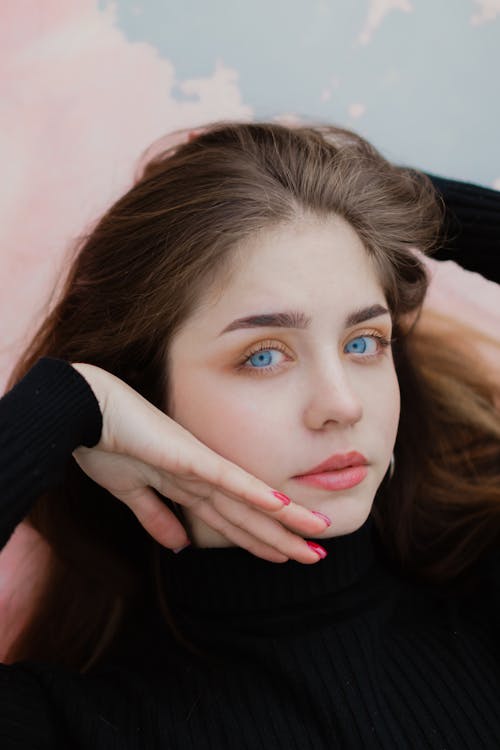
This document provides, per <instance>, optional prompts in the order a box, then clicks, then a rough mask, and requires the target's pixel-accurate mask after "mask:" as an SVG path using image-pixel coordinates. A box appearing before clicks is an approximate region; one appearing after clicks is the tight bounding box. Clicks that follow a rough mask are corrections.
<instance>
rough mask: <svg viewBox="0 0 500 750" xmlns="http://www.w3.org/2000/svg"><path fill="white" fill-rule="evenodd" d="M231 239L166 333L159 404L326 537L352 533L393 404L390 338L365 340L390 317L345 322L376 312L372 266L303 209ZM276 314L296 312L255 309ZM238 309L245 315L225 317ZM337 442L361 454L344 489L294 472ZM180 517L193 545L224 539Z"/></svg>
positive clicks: (350, 234)
mask: <svg viewBox="0 0 500 750" xmlns="http://www.w3.org/2000/svg"><path fill="white" fill-rule="evenodd" d="M239 250H241V252H238V253H237V259H238V261H237V262H238V264H239V265H238V266H237V268H236V270H235V272H234V275H233V276H232V278H231V280H230V281H229V283H228V284H227V285H226V286H225V287H224V288H223V290H222V291H219V292H218V294H217V295H216V294H214V292H213V290H212V291H211V292H210V293H209V298H208V297H207V299H206V300H204V301H203V303H202V305H201V306H200V308H199V310H198V311H197V312H196V313H195V314H194V315H193V316H192V317H191V318H189V319H188V320H187V321H186V323H185V325H184V327H183V328H182V329H181V330H180V331H179V332H178V333H177V334H176V336H175V337H174V339H173V341H172V343H171V347H170V350H169V358H170V387H171V390H170V399H169V414H170V416H171V417H172V418H173V419H175V420H176V421H177V422H179V423H180V424H181V425H183V426H184V427H186V429H188V430H190V432H192V433H193V434H194V435H195V436H196V437H197V438H198V439H199V440H201V441H202V442H204V443H205V444H206V445H208V446H209V447H210V448H212V449H213V450H215V451H217V452H218V453H219V454H221V455H222V456H224V457H226V458H228V459H230V460H231V461H233V462H234V463H236V464H238V465H239V466H241V467H243V468H244V469H245V470H246V471H248V472H250V473H252V474H254V475H255V476H256V477H259V478H260V479H262V480H263V481H264V482H266V483H268V484H269V485H270V486H271V487H273V488H275V489H277V490H280V491H281V492H284V493H285V494H287V495H289V496H290V497H291V498H292V499H293V500H294V501H295V502H297V503H300V504H302V505H304V506H306V507H308V508H310V509H312V510H318V511H321V512H322V513H326V515H328V516H329V517H330V518H331V519H332V525H331V526H330V527H329V528H328V529H327V530H326V531H325V532H324V533H323V535H322V536H323V537H324V538H326V537H330V536H338V535H341V534H348V533H351V532H352V531H355V530H356V529H358V528H359V527H360V526H361V525H362V524H363V523H364V521H365V520H366V519H367V517H368V515H369V513H370V509H371V506H372V503H373V499H374V496H375V492H376V490H377V488H378V486H379V484H380V483H381V481H382V479H383V477H384V474H385V472H386V471H387V468H388V466H389V462H390V457H391V453H392V449H393V446H394V443H395V439H396V432H397V427H398V421H399V410H400V397H399V387H398V381H397V377H396V372H395V369H394V363H393V359H392V353H391V348H390V346H387V347H385V348H383V347H382V346H381V345H380V344H379V341H378V339H377V338H376V337H377V336H382V337H384V338H386V339H390V338H391V330H392V328H391V317H390V315H389V314H388V313H384V312H383V310H381V311H379V313H378V314H376V315H375V316H374V317H371V316H370V318H369V319H368V316H369V312H366V314H365V315H364V316H358V317H366V318H367V319H366V320H364V321H363V320H359V322H356V323H354V324H353V323H352V322H351V323H350V324H347V325H346V321H347V319H348V317H349V316H352V315H353V314H354V313H357V312H359V311H360V310H368V308H374V307H375V306H381V307H382V308H385V309H387V304H386V301H385V297H384V294H383V291H382V288H381V286H380V284H379V282H378V279H377V276H376V273H375V269H374V266H373V263H372V261H371V259H370V257H369V256H368V254H367V252H366V251H365V249H364V248H363V245H362V243H361V241H360V239H359V238H358V236H357V234H356V233H355V231H354V230H353V229H352V228H351V226H350V225H349V224H347V223H346V222H345V221H344V220H343V219H340V218H337V217H332V218H330V219H328V220H319V219H316V218H313V217H309V218H306V219H302V220H300V221H297V222H295V223H293V224H289V225H286V226H282V227H279V228H277V229H275V230H270V231H267V232H265V233H262V234H260V235H259V236H256V237H254V238H252V240H251V241H246V242H245V244H244V245H242V246H241V247H240V248H239ZM373 312H374V311H373V310H372V314H373ZM375 312H376V311H375ZM279 313H281V314H282V318H283V313H287V314H290V315H292V316H293V319H294V320H295V321H296V322H295V323H293V322H290V321H286V320H284V319H283V320H282V321H281V322H282V323H283V325H279V324H278V323H279V322H280V321H270V320H266V317H265V316H270V315H273V316H274V315H276V314H279ZM250 316H251V317H253V316H257V319H256V320H255V321H253V322H248V323H246V324H244V323H237V322H236V321H238V319H240V318H248V317H250ZM304 321H306V322H304ZM349 451H358V452H359V453H361V454H363V455H364V456H365V458H366V460H367V462H368V465H367V474H366V477H365V478H364V479H363V481H361V482H360V483H359V484H357V485H355V486H353V487H350V488H347V489H342V490H332V489H323V488H318V487H312V486H309V485H305V484H303V483H301V482H299V481H298V480H297V479H295V478H294V477H296V476H297V475H299V474H304V473H306V472H307V471H308V470H309V469H312V468H314V467H315V466H316V465H317V464H319V463H321V462H322V461H324V460H325V459H327V458H329V457H330V456H331V455H332V454H334V453H346V452H349ZM186 515H187V519H188V521H189V522H190V530H191V535H192V538H193V540H194V541H195V543H197V544H199V545H200V546H225V545H227V544H228V542H227V541H226V540H225V539H223V538H222V537H221V536H219V535H218V533H217V532H215V531H213V530H212V529H209V528H208V527H206V526H205V525H204V524H203V523H202V522H200V521H198V520H197V519H193V518H189V512H187V514H186Z"/></svg>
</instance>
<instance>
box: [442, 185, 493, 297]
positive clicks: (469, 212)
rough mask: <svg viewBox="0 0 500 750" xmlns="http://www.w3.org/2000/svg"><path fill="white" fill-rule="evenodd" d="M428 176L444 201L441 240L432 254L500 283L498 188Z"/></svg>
mask: <svg viewBox="0 0 500 750" xmlns="http://www.w3.org/2000/svg"><path fill="white" fill-rule="evenodd" d="M428 176H429V177H430V178H431V180H432V182H433V183H434V186H435V187H436V188H437V190H438V192H439V194H440V195H441V197H442V199H443V201H444V205H445V221H444V226H443V242H442V245H441V247H440V248H439V249H438V251H437V252H436V253H434V254H433V256H432V257H433V258H435V259H436V260H453V261H455V263H458V265H459V266H462V268H466V269H467V270H468V271H474V272H476V273H480V274H481V275H482V276H484V277H485V278H487V279H489V280H490V281H495V282H496V283H497V284H498V283H500V260H499V256H500V191H498V190H492V189H490V188H486V187H482V186H481V185H474V184H472V183H469V182H460V181H457V180H449V179H447V178H445V177H438V176H437V175H433V174H429V175H428Z"/></svg>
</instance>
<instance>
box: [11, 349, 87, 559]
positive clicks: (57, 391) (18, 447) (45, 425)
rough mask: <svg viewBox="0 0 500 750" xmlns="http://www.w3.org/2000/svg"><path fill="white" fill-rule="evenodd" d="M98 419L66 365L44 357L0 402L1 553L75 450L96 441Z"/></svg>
mask: <svg viewBox="0 0 500 750" xmlns="http://www.w3.org/2000/svg"><path fill="white" fill-rule="evenodd" d="M101 431H102V414H101V410H100V407H99V402H98V401H97V398H96V397H95V395H94V392H93V391H92V389H91V387H90V385H89V384H88V383H87V381H86V380H85V378H84V377H83V376H82V375H81V374H80V373H79V372H78V371H77V370H75V368H74V367H72V366H71V365H70V364H69V362H66V361H65V360H62V359H56V358H54V357H42V358H41V359H39V360H38V362H37V363H36V364H35V365H34V366H33V367H32V368H31V370H30V371H29V372H28V373H27V374H26V375H25V376H24V378H22V380H20V381H19V383H17V384H16V385H15V386H14V388H12V390H10V391H9V392H8V393H6V394H5V395H4V396H3V397H2V398H1V399H0V549H1V548H2V547H4V546H5V544H6V543H7V541H8V539H9V537H10V535H11V534H12V532H13V531H14V529H15V527H16V526H17V525H18V523H20V522H21V521H22V519H23V518H24V516H25V515H26V514H27V513H28V511H29V509H30V507H31V505H32V503H33V502H34V501H35V500H36V498H37V497H38V496H39V495H40V494H41V493H43V492H44V491H46V490H47V489H49V488H50V487H51V486H54V485H57V483H58V482H59V481H60V480H61V479H62V475H63V472H64V468H65V465H66V463H67V461H68V460H69V459H70V458H71V454H72V452H73V451H74V450H75V448H77V447H78V446H79V445H85V446H87V447H89V448H90V447H92V446H93V445H96V444H97V443H98V442H99V439H100V436H101Z"/></svg>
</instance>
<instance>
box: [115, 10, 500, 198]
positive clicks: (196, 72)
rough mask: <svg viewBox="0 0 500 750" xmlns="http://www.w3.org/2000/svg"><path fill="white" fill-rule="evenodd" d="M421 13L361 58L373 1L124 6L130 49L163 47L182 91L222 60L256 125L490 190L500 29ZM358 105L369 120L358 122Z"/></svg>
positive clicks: (495, 154)
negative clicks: (284, 125)
mask: <svg viewBox="0 0 500 750" xmlns="http://www.w3.org/2000/svg"><path fill="white" fill-rule="evenodd" d="M106 4H107V2H106V0H101V7H105V6H106ZM412 4H413V7H414V10H413V12H411V13H405V12H401V11H398V10H395V11H392V12H391V13H389V14H388V15H387V16H386V17H385V18H384V20H383V21H382V24H381V26H380V27H379V28H378V29H377V30H376V31H375V32H374V34H373V37H372V39H371V41H370V43H369V44H367V45H365V46H363V45H360V44H359V43H358V42H357V40H358V37H359V34H360V32H361V30H362V28H363V26H364V23H365V18H366V16H367V12H368V7H369V3H368V2H367V0H353V1H351V2H349V3H347V2H345V1H342V0H287V1H286V0H267V2H264V0H252V2H250V0H245V1H243V0H232V1H230V0H210V2H206V3H205V2H200V0H175V1H174V0H168V1H167V0H143V1H142V2H141V1H140V0H117V3H116V5H117V14H118V25H119V27H120V29H121V30H122V31H123V33H124V34H125V35H126V37H127V38H128V39H129V40H131V41H146V42H149V43H150V44H152V45H154V46H155V47H156V48H157V49H158V50H159V52H160V54H161V55H162V56H163V57H165V58H168V59H169V60H171V62H172V63H173V64H174V66H175V70H176V74H177V76H178V80H179V81H182V80H185V79H189V78H199V77H206V76H210V75H211V74H212V73H213V71H214V68H215V64H216V61H217V60H221V61H222V62H223V63H224V65H226V66H228V67H231V68H234V69H235V70H237V71H238V74H239V88H240V91H241V93H242V97H243V101H244V102H245V104H248V105H249V106H251V107H252V109H253V111H254V113H255V117H256V118H270V117H274V116H278V115H280V114H284V113H295V114H297V115H300V116H304V117H307V118H309V119H313V120H322V121H330V122H335V123H338V124H341V125H345V126H348V127H352V128H353V129H355V130H358V131H359V132H360V133H361V134H362V135H365V136H366V137H367V138H369V139H370V140H371V141H372V142H373V143H374V144H375V145H376V146H377V147H378V148H380V149H381V150H382V151H383V153H385V154H386V155H387V156H388V157H389V158H391V159H393V160H395V161H398V162H400V163H407V164H412V165H414V166H417V167H420V168H423V169H427V170H430V171H433V172H435V173H438V174H443V175H447V176H450V177H455V178H458V179H466V180H470V181H475V182H478V183H481V184H485V185H491V184H492V182H493V180H495V179H498V178H500V145H499V137H498V133H499V122H500V83H499V76H498V71H499V70H500V17H498V18H497V19H496V20H495V21H492V22H489V23H485V24H483V25H481V26H472V25H471V24H470V18H471V17H472V15H473V14H475V13H477V12H478V6H477V4H476V3H475V2H473V1H472V0H455V1H454V2H453V3H436V2H435V0H413V1H412ZM332 80H333V81H334V82H335V81H336V82H337V86H336V87H334V86H333V85H332ZM328 92H329V94H330V95H329V98H328ZM352 104H362V105H364V107H365V108H366V111H365V113H364V114H363V115H362V116H360V117H358V118H353V117H351V116H350V115H349V107H350V105H352Z"/></svg>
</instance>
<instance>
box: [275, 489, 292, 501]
mask: <svg viewBox="0 0 500 750" xmlns="http://www.w3.org/2000/svg"><path fill="white" fill-rule="evenodd" d="M273 495H274V497H277V498H278V500H281V502H282V503H283V505H290V503H291V502H292V501H291V500H290V498H289V497H287V496H286V495H284V494H283V493H282V492H277V490H273Z"/></svg>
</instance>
